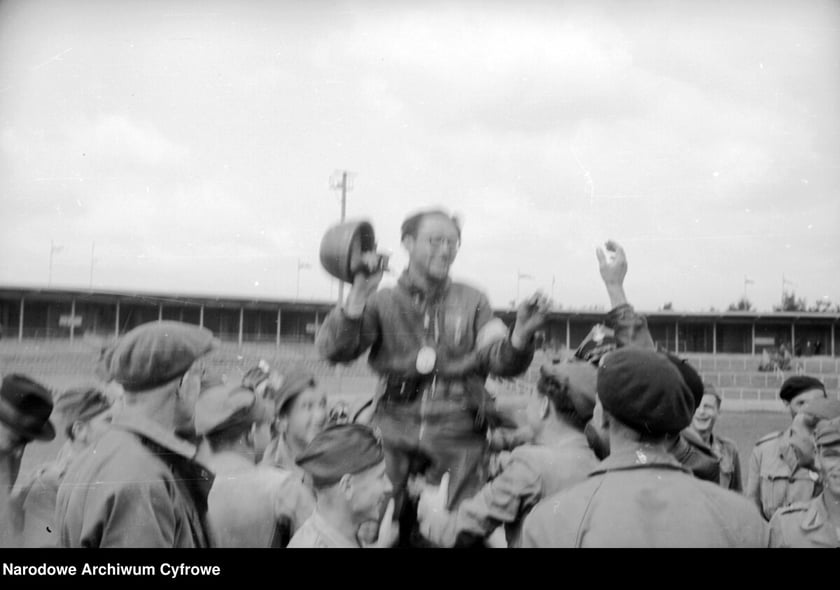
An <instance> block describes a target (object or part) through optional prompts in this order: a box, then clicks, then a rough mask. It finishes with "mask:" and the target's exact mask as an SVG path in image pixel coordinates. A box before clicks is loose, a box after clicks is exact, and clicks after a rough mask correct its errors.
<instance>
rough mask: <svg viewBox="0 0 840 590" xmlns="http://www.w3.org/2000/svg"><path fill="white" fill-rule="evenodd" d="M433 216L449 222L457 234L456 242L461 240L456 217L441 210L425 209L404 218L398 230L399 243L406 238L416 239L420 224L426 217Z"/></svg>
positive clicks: (459, 222) (459, 226)
mask: <svg viewBox="0 0 840 590" xmlns="http://www.w3.org/2000/svg"><path fill="white" fill-rule="evenodd" d="M434 215H437V216H440V217H444V218H446V219H448V220H449V221H451V222H452V225H454V226H455V230H456V231H457V232H458V240H460V239H461V221H460V220H459V219H458V218H457V217H456V216H454V215H450V214H449V213H447V212H446V211H444V210H443V209H427V210H424V211H418V212H417V213H414V214H412V215H409V216H408V217H406V219H405V221H403V223H402V227H401V228H400V241H402V240H404V239H405V237H406V236H411V237H412V238H416V237H417V230H418V229H420V223H421V222H422V221H423V220H424V219H425V218H426V217H431V216H434Z"/></svg>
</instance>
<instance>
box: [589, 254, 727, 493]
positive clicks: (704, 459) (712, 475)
mask: <svg viewBox="0 0 840 590" xmlns="http://www.w3.org/2000/svg"><path fill="white" fill-rule="evenodd" d="M605 249H606V251H605V250H604V249H602V248H600V247H599V248H597V249H596V251H595V254H596V256H597V258H598V270H599V272H600V274H601V278H602V280H603V281H604V286H605V287H606V289H607V295H608V296H609V299H610V306H611V310H610V312H609V313H608V314H607V318H606V323H605V326H604V327H603V328H600V329H597V330H596V329H593V331H592V332H591V333H590V336H589V337H587V339H586V340H585V341H584V342H583V343H582V344H581V346H580V347H579V348H578V350H577V351H576V353H575V356H578V357H581V358H586V359H588V360H590V362H594V363H595V364H597V362H598V360H599V359H600V358H601V357H602V356H603V355H604V354H606V353H607V352H609V351H610V350H612V349H615V348H622V347H625V346H634V347H639V348H644V349H647V350H656V349H657V347H656V345H655V344H654V342H653V338H652V337H651V335H650V330H649V329H648V326H647V319H646V318H645V317H644V316H642V315H639V314H637V313H636V311H635V310H634V309H633V306H632V305H630V304H629V303H628V301H627V295H626V294H625V292H624V277H625V276H626V274H627V255H626V254H625V252H624V248H622V247H621V245H620V244H618V243H617V242H614V241H612V240H609V241H608V242H607V243H606V244H605ZM596 328H598V327H597V326H596ZM602 334H603V335H602ZM593 335H594V338H592V336H593ZM599 341H600V342H599ZM663 354H664V355H665V356H666V357H667V358H668V359H669V360H670V361H671V362H672V363H673V364H674V366H675V367H676V368H677V369H678V370H679V372H680V374H681V375H682V377H683V380H684V381H685V383H686V384H687V385H688V387H689V389H691V391H692V393H693V394H694V400H695V405H698V404H699V403H700V400H701V398H702V397H703V382H702V379H701V377H700V375H699V374H698V373H697V371H696V370H695V369H694V368H693V367H692V366H691V365H690V364H689V363H688V362H687V361H685V360H683V359H681V358H679V357H677V356H676V355H673V354H671V353H668V352H667V351H664V352H663ZM587 437H588V439H589V441H590V444H591V445H592V446H593V449H594V450H595V452H596V454H597V455H598V456H599V458H601V459H603V458H605V457H606V455H607V454H608V453H609V445H608V444H607V443H606V439H607V437H606V434H605V433H603V432H599V431H598V428H597V426H596V425H594V423H593V424H590V425H588V426H587ZM668 440H669V443H668V450H669V452H670V453H671V454H672V455H674V457H676V459H677V460H678V461H679V462H680V463H681V464H682V465H683V466H684V467H686V468H688V469H689V470H690V471H691V473H692V474H694V476H695V477H698V478H700V479H703V480H706V481H712V482H715V483H718V482H719V481H720V464H719V463H720V460H719V458H718V457H717V456H716V455H715V454H714V453H713V452H712V449H711V448H709V447H708V446H707V445H706V444H705V443H704V442H703V441H702V440H701V439H700V437H699V436H695V435H694V433H692V432H691V431H690V430H689V431H683V432H681V433H676V434H673V435H671V436H669V437H668Z"/></svg>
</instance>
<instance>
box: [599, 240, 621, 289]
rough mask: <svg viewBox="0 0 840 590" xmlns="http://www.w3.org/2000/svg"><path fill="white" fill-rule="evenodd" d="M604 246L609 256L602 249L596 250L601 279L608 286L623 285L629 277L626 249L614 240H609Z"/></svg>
mask: <svg viewBox="0 0 840 590" xmlns="http://www.w3.org/2000/svg"><path fill="white" fill-rule="evenodd" d="M604 246H605V247H606V250H607V253H608V254H609V256H608V255H607V254H606V253H604V250H602V249H601V248H600V247H598V248H596V249H595V254H596V256H597V257H598V267H599V270H600V271H601V278H602V279H604V283H605V284H607V285H623V284H624V277H625V276H626V275H627V256H626V255H625V254H624V248H622V247H621V245H619V243H618V242H614V241H613V240H607V242H606V244H604Z"/></svg>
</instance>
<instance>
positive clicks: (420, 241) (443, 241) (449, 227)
mask: <svg viewBox="0 0 840 590" xmlns="http://www.w3.org/2000/svg"><path fill="white" fill-rule="evenodd" d="M403 243H404V245H405V247H406V250H408V260H409V265H410V266H411V267H412V268H414V269H415V270H416V271H418V272H419V273H421V274H422V275H424V276H426V277H428V278H431V279H434V280H437V281H441V280H443V279H445V278H446V277H447V276H449V267H450V266H452V263H453V262H454V261H455V256H456V255H457V254H458V248H459V247H460V244H461V240H460V238H459V237H458V229H457V228H456V227H455V224H454V223H453V222H452V220H451V219H449V218H448V217H445V216H443V215H427V216H425V217H424V218H423V220H422V221H421V222H420V225H419V227H418V228H417V236H416V237H412V236H406V238H405V240H404V242H403Z"/></svg>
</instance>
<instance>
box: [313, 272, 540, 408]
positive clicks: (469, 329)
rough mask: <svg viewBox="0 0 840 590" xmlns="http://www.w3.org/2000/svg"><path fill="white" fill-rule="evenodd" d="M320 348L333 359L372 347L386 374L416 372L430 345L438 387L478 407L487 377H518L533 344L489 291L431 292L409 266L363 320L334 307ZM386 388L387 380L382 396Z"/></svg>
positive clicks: (449, 286)
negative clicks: (516, 333)
mask: <svg viewBox="0 0 840 590" xmlns="http://www.w3.org/2000/svg"><path fill="white" fill-rule="evenodd" d="M316 346H317V348H318V351H319V353H320V355H321V356H322V357H323V358H325V359H327V360H329V361H331V362H334V363H347V362H351V361H353V360H355V359H357V358H358V357H359V356H361V355H362V354H363V353H364V352H365V351H366V350H368V349H370V353H369V354H368V363H369V364H370V366H371V368H372V369H373V371H374V372H375V373H377V374H378V375H380V376H382V377H383V378H384V379H387V378H389V377H391V378H393V377H398V378H401V379H410V378H416V377H418V375H419V373H418V369H417V366H416V365H417V356H418V352H419V351H420V350H421V348H423V347H424V346H431V347H433V348H434V350H435V357H436V360H435V365H434V369H435V374H436V375H437V377H438V379H437V386H438V389H439V390H446V391H448V392H449V393H450V394H456V395H462V396H466V397H467V398H468V399H470V400H471V401H472V402H473V403H474V405H475V406H480V407H483V404H485V403H487V401H486V398H489V394H488V393H487V391H486V389H485V387H484V384H485V381H486V379H487V376H488V375H490V374H492V375H495V376H499V377H516V376H518V375H521V374H522V373H524V372H525V371H526V370H527V369H528V367H529V366H530V364H531V361H532V360H533V358H534V345H533V344H529V345H528V346H527V347H526V348H525V350H517V349H516V348H514V346H513V344H512V343H511V341H510V338H509V336H508V329H507V327H506V326H505V325H504V324H503V323H502V322H501V320H498V319H496V318H495V317H494V315H493V309H492V308H491V307H490V303H489V301H488V300H487V297H486V296H485V295H484V294H482V293H481V292H479V291H477V290H476V289H474V288H472V287H470V286H467V285H464V284H461V283H456V282H452V281H447V282H446V284H445V285H444V286H443V287H442V288H441V289H440V290H439V291H437V292H435V293H431V294H429V293H425V292H423V291H422V289H420V288H419V287H417V286H416V285H414V284H412V283H411V280H410V278H409V276H408V272H407V271H406V272H403V274H402V276H400V278H399V281H398V283H397V284H396V285H395V286H394V287H393V288H382V289H379V290H378V291H377V292H376V293H374V294H373V295H371V296H370V298H369V299H368V300H367V302H366V304H365V308H364V312H363V314H362V316H361V317H360V318H350V317H348V316H347V315H346V314H345V313H344V311H343V310H342V308H340V307H336V308H334V309H333V310H332V311H330V313H329V314H328V315H327V317H326V318H325V319H324V323H323V324H322V325H321V328H320V330H319V331H318V336H317V339H316ZM384 388H385V387H384V381H382V382H381V383H380V387H379V391H378V395H381V394H382V393H383V392H384Z"/></svg>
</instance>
